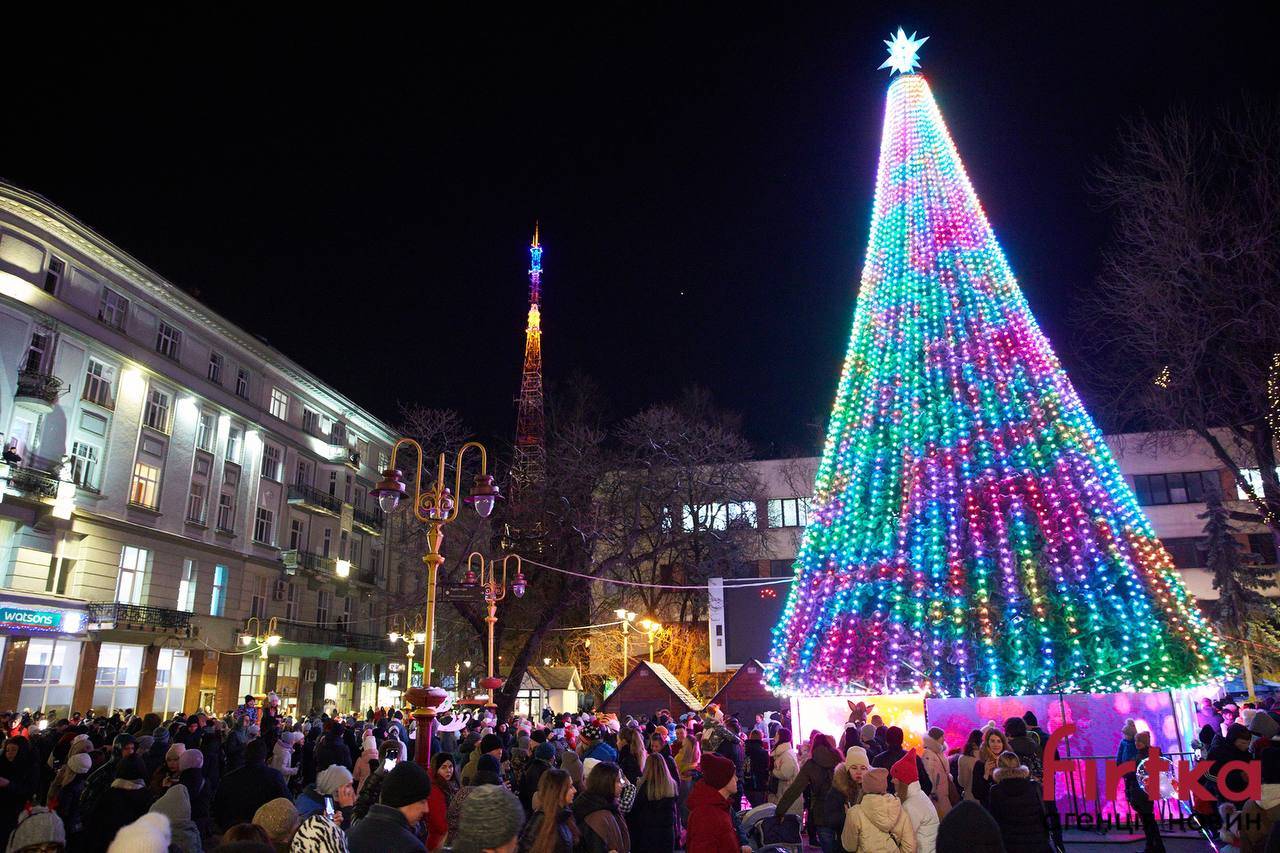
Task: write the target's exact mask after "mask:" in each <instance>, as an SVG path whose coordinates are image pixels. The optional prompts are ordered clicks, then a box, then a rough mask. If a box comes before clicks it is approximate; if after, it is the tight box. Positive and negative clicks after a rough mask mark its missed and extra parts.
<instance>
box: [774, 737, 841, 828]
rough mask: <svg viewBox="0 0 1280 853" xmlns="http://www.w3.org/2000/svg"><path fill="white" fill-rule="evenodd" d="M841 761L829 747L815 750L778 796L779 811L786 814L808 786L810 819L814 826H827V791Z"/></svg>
mask: <svg viewBox="0 0 1280 853" xmlns="http://www.w3.org/2000/svg"><path fill="white" fill-rule="evenodd" d="M839 763H840V756H838V755H836V754H835V752H833V751H831V750H830V749H827V748H825V747H824V748H822V749H817V750H814V753H813V756H812V757H810V759H809V760H808V761H806V762H805V763H804V766H802V767H801V768H800V772H799V773H798V774H796V778H795V781H793V782H792V783H791V784H790V785H789V786H788V787H787V790H786V791H784V792H783V794H782V796H781V797H779V798H778V808H777V811H779V812H781V813H783V814H786V813H787V811H788V810H789V809H790V808H791V804H792V803H794V802H795V801H796V800H798V799H800V795H801V794H802V793H803V792H804V790H805V789H806V788H807V789H808V790H809V820H810V821H811V822H812V823H813V825H814V826H827V825H828V822H827V820H826V819H825V817H826V815H825V812H824V805H825V803H824V801H825V800H826V796H827V791H829V790H831V776H832V773H833V772H834V771H835V767H836V765H837V764H839Z"/></svg>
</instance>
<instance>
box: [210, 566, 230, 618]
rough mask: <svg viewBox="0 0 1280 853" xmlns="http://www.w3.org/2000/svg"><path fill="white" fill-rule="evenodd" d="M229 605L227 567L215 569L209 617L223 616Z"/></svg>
mask: <svg viewBox="0 0 1280 853" xmlns="http://www.w3.org/2000/svg"><path fill="white" fill-rule="evenodd" d="M226 605H227V567H226V566H221V565H219V566H214V567H213V589H212V590H211V591H210V594H209V615H210V616H221V615H222V611H223V610H225V609H226Z"/></svg>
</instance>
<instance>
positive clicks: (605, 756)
mask: <svg viewBox="0 0 1280 853" xmlns="http://www.w3.org/2000/svg"><path fill="white" fill-rule="evenodd" d="M588 758H594V759H595V760H597V761H611V762H613V763H614V764H617V763H618V750H616V749H614V748H613V747H611V746H609V744H607V743H605V742H604V741H600V742H599V743H597V744H596V745H595V746H593V747H591V749H589V750H587V754H586V755H584V756H582V760H583V761H586V760H587V759H588Z"/></svg>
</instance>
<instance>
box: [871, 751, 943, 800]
mask: <svg viewBox="0 0 1280 853" xmlns="http://www.w3.org/2000/svg"><path fill="white" fill-rule="evenodd" d="M906 754H907V751H906V750H905V749H903V748H902V747H900V746H891V747H889V748H887V749H886V750H885V751H884V752H882V753H880V754H879V755H877V756H876V757H875V758H873V759H871V766H872V767H883V768H884V769H885V770H888V769H889V768H890V767H892V766H893V765H895V764H897V763H898V760H899V759H900V758H902V757H903V756H904V755H906ZM916 776H917V777H918V778H919V779H920V790H921V791H924V792H925V793H926V794H932V793H933V783H932V782H930V781H929V771H927V770H926V769H925V766H924V762H923V761H922V760H920V753H919V751H917V752H916Z"/></svg>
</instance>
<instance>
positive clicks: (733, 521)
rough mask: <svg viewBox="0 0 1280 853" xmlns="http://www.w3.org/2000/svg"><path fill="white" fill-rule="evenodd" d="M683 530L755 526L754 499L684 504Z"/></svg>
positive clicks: (689, 531)
mask: <svg viewBox="0 0 1280 853" xmlns="http://www.w3.org/2000/svg"><path fill="white" fill-rule="evenodd" d="M683 524H684V531H685V532H686V533H691V532H693V531H694V530H695V529H696V530H728V529H729V528H730V527H743V526H745V527H755V526H756V504H755V501H730V502H729V503H718V504H700V505H698V506H689V505H688V504H685V507H684V511H683Z"/></svg>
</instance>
